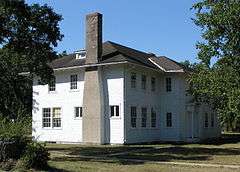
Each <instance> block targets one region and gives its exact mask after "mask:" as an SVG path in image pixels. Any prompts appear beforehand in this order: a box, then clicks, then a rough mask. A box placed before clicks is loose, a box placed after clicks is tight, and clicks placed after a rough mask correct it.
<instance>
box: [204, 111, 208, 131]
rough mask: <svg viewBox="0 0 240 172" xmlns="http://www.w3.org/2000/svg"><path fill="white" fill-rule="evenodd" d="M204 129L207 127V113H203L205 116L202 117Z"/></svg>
mask: <svg viewBox="0 0 240 172" xmlns="http://www.w3.org/2000/svg"><path fill="white" fill-rule="evenodd" d="M204 127H206V128H207V127H208V113H205V116H204Z"/></svg>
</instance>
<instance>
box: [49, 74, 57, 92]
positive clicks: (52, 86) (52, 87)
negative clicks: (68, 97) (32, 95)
mask: <svg viewBox="0 0 240 172" xmlns="http://www.w3.org/2000/svg"><path fill="white" fill-rule="evenodd" d="M48 90H49V91H55V90H56V78H55V77H53V78H52V79H51V81H50V83H49V84H48Z"/></svg>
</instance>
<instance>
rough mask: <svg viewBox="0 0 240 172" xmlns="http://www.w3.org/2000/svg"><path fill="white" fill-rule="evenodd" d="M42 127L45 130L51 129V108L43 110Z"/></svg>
mask: <svg viewBox="0 0 240 172" xmlns="http://www.w3.org/2000/svg"><path fill="white" fill-rule="evenodd" d="M42 126H43V127H44V128H45V127H51V109H50V108H43V119H42Z"/></svg>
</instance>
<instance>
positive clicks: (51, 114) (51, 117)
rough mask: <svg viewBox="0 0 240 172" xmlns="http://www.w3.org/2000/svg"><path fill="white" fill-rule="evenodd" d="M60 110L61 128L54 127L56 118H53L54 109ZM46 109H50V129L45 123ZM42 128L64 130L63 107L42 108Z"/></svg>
mask: <svg viewBox="0 0 240 172" xmlns="http://www.w3.org/2000/svg"><path fill="white" fill-rule="evenodd" d="M54 108H55V109H56V108H59V109H60V111H59V112H60V115H59V116H60V126H59V127H54V124H53V123H54V117H53V109H54ZM44 109H50V117H49V119H50V126H49V127H44V124H43V121H44V116H43V115H44V113H43V112H44ZM42 128H43V129H62V107H60V106H58V107H44V108H42Z"/></svg>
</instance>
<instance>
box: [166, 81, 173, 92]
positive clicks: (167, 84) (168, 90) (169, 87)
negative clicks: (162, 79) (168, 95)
mask: <svg viewBox="0 0 240 172" xmlns="http://www.w3.org/2000/svg"><path fill="white" fill-rule="evenodd" d="M166 91H167V92H170V91H172V79H171V78H166Z"/></svg>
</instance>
